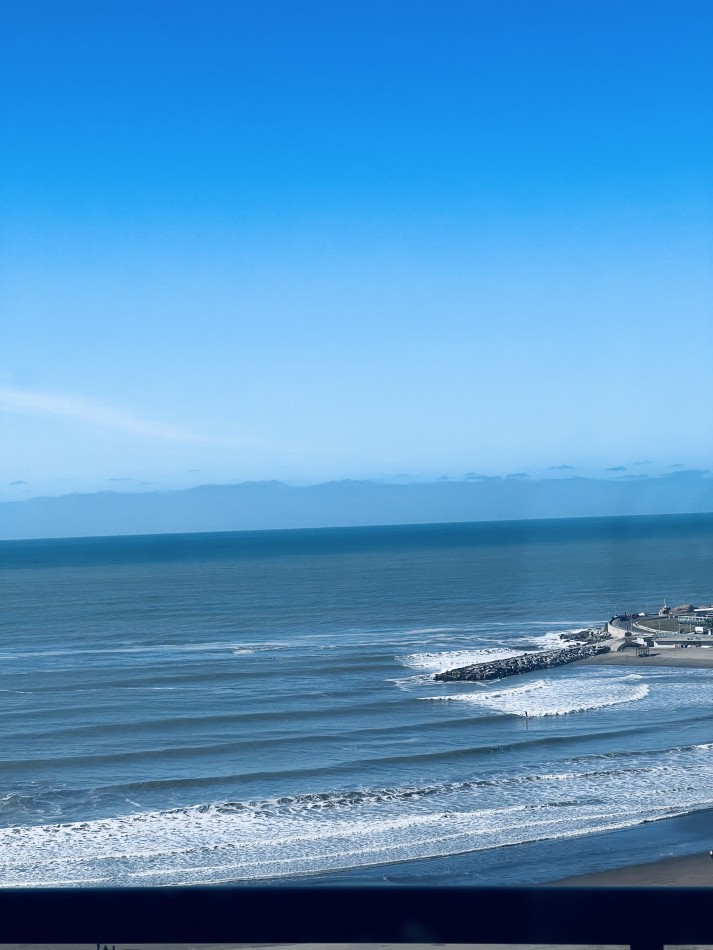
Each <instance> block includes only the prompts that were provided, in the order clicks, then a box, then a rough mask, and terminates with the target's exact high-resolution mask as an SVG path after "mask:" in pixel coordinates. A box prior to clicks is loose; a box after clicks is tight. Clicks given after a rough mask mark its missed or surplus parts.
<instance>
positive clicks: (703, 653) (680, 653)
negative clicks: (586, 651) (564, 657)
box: [577, 641, 713, 669]
mask: <svg viewBox="0 0 713 950" xmlns="http://www.w3.org/2000/svg"><path fill="white" fill-rule="evenodd" d="M615 642H616V641H615ZM577 662H578V663H587V664H593V663H594V664H599V665H602V664H603V665H605V666H635V667H637V668H642V669H643V668H645V667H647V666H671V667H676V666H678V667H687V668H688V669H709V668H713V649H709V648H708V649H707V648H705V647H689V648H688V649H686V650H684V649H680V648H676V647H658V648H657V647H652V649H651V653H650V654H649V656H637V655H636V651H635V650H631V649H627V650H622V651H621V652H619V651H618V650H617V649H616V646H612V650H611V653H601V654H599V656H592V657H589V659H587V660H578V661H577Z"/></svg>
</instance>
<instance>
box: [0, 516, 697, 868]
mask: <svg viewBox="0 0 713 950" xmlns="http://www.w3.org/2000/svg"><path fill="white" fill-rule="evenodd" d="M0 567H1V578H2V580H1V585H2V586H1V590H0V592H1V595H2V605H3V609H2V617H1V620H0V884H2V885H3V886H24V885H35V886H37V885H85V886H89V885H92V886H96V885H113V886H116V885H141V884H146V885H149V884H153V885H163V884H214V883H227V882H241V883H251V884H256V883H260V882H271V883H275V882H279V883H283V884H284V883H320V882H331V883H343V884H344V883H359V882H362V883H384V882H385V881H386V882H394V883H410V884H418V883H423V884H428V885H431V886H433V885H437V884H468V883H473V884H478V883H480V884H501V885H502V884H533V883H540V882H544V881H548V880H553V879H556V878H561V877H564V876H567V875H571V874H575V873H583V872H588V871H594V870H597V869H599V868H604V867H612V866H616V865H620V864H627V863H636V862H639V861H645V860H654V859H656V858H659V857H662V856H665V855H670V854H676V855H677V854H685V853H689V852H693V851H700V850H708V848H709V847H713V817H712V814H713V813H712V812H711V811H710V809H712V808H713V670H680V669H665V668H660V667H659V668H650V669H647V668H646V667H645V666H641V667H638V668H636V671H635V672H634V671H632V669H631V668H627V669H621V668H616V667H606V666H601V667H597V666H595V665H574V666H569V667H562V668H560V669H556V670H553V671H550V672H548V673H546V674H543V673H531V674H527V675H525V676H520V677H512V678H508V679H505V680H502V681H500V682H495V683H488V684H476V683H467V684H457V683H436V682H434V681H433V678H432V677H433V674H434V673H436V672H438V671H440V670H445V669H448V668H451V667H454V666H462V665H464V664H467V663H474V662H477V661H479V660H486V659H495V658H498V657H504V656H510V655H514V654H517V653H519V652H521V651H522V652H524V651H532V650H537V649H543V648H547V647H549V646H551V645H552V646H555V645H556V644H557V642H558V637H559V634H560V633H562V632H564V631H568V630H573V629H578V628H580V627H584V626H588V625H594V624H601V623H602V622H603V621H604V620H606V619H608V618H609V617H610V616H611V615H613V614H614V613H617V612H623V611H627V610H644V609H646V608H648V609H649V610H653V609H656V608H658V607H659V606H660V605H661V604H662V603H663V600H664V598H667V601H668V603H669V604H677V603H680V602H687V601H690V602H693V603H709V602H711V600H713V570H712V568H713V515H686V516H681V515H675V516H661V517H626V518H597V519H573V520H557V521H520V522H496V523H480V524H451V525H426V526H405V527H374V528H344V529H341V528H340V529H321V530H291V531H265V532H240V533H221V534H192V535H162V536H146V537H112V538H92V539H69V540H48V541H42V540H37V541H7V542H2V543H0ZM526 714H527V715H526Z"/></svg>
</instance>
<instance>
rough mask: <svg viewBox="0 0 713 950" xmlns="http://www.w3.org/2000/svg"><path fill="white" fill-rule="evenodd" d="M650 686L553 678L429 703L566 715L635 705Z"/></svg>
mask: <svg viewBox="0 0 713 950" xmlns="http://www.w3.org/2000/svg"><path fill="white" fill-rule="evenodd" d="M648 694H649V687H648V686H647V685H646V684H645V683H641V682H639V681H638V680H632V679H631V678H630V677H628V676H622V677H617V678H614V677H602V678H601V679H593V678H587V679H584V678H582V677H563V676H560V677H556V678H554V677H553V678H552V679H540V680H535V681H533V682H529V683H525V684H523V685H522V686H512V687H509V688H505V689H492V688H490V689H482V688H481V689H480V690H478V691H477V692H471V693H458V694H454V695H448V696H428V697H425V698H426V699H429V700H437V701H444V700H445V701H448V702H460V703H474V704H475V705H477V706H480V707H484V708H486V709H490V710H494V711H496V712H500V713H503V714H504V715H509V716H526V717H528V718H530V717H542V716H565V715H568V714H571V713H578V712H589V711H592V710H597V709H606V708H607V707H609V706H619V705H621V704H623V703H634V702H638V701H640V700H642V699H645V698H646V696H648Z"/></svg>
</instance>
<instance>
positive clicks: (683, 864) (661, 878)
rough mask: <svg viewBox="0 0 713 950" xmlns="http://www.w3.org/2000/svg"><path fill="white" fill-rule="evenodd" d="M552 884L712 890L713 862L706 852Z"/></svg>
mask: <svg viewBox="0 0 713 950" xmlns="http://www.w3.org/2000/svg"><path fill="white" fill-rule="evenodd" d="M552 883H553V884H555V885H558V886H564V887H713V861H712V860H711V858H710V855H709V854H708V852H707V851H705V852H702V853H700V854H688V855H684V856H683V857H678V858H666V859H664V860H663V861H654V862H653V863H652V864H635V865H632V866H631V867H624V868H614V869H612V870H610V871H598V872H597V873H595V874H579V875H577V876H576V877H568V878H564V879H563V880H561V881H553V882H552Z"/></svg>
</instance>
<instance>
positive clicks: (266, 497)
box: [0, 469, 713, 540]
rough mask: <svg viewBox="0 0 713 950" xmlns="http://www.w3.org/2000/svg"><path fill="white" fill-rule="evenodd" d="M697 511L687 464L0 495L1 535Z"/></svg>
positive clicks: (703, 505)
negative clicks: (473, 477) (642, 471)
mask: <svg viewBox="0 0 713 950" xmlns="http://www.w3.org/2000/svg"><path fill="white" fill-rule="evenodd" d="M705 512H713V478H712V477H710V473H709V472H708V471H704V470H694V469H692V470H687V471H679V472H676V473H674V474H670V475H664V476H642V477H638V478H621V479H614V478H612V479H597V478H581V477H569V478H556V479H555V478H552V479H539V480H537V479H528V478H517V479H515V478H501V477H492V478H482V479H479V480H477V481H437V482H412V483H409V484H392V483H386V482H376V481H349V480H345V481H333V482H325V483H322V484H318V485H309V486H293V485H287V484H285V483H283V482H278V481H261V482H257V481H256V482H242V483H238V484H228V485H202V486H198V487H196V488H187V489H182V490H177V491H154V492H113V491H107V492H96V493H91V494H72V495H60V496H56V497H43V498H31V499H27V500H26V501H10V502H3V503H0V539H2V540H21V539H31V538H65V537H91V536H102V535H104V536H106V535H136V534H173V533H189V532H203V531H250V530H268V529H275V528H320V527H325V528H326V527H349V526H363V525H395V524H434V523H445V522H464V521H501V520H502V521H509V520H522V519H533V518H577V517H585V518H586V517H602V516H611V515H658V514H687V513H690V514H697V513H705Z"/></svg>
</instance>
